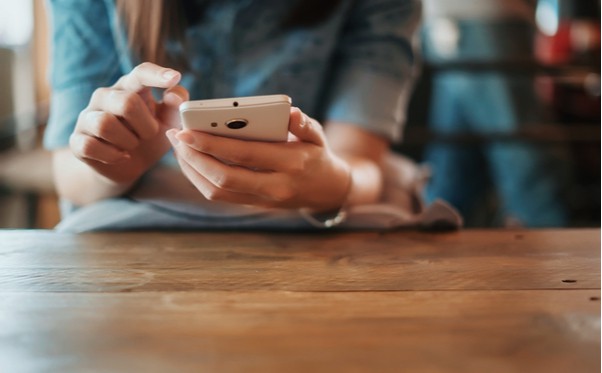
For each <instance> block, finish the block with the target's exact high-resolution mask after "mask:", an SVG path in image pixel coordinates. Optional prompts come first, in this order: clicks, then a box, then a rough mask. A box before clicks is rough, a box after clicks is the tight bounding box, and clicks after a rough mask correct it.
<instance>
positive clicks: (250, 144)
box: [176, 130, 313, 172]
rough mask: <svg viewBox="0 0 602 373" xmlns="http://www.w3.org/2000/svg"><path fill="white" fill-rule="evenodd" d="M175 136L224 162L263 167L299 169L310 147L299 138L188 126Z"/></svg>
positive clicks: (269, 169) (248, 166)
mask: <svg viewBox="0 0 602 373" xmlns="http://www.w3.org/2000/svg"><path fill="white" fill-rule="evenodd" d="M176 138H177V139H178V140H180V141H182V142H183V143H185V144H187V145H188V146H190V147H191V148H193V149H195V150H197V151H199V152H202V153H205V154H208V155H211V156H213V157H215V158H218V159H222V160H224V161H226V162H227V163H231V164H235V165H238V166H242V167H246V168H251V169H257V170H263V171H280V172H300V171H302V170H303V169H304V167H305V162H306V160H307V159H308V156H307V152H308V151H309V150H310V149H307V145H306V144H302V143H299V142H292V143H268V142H261V141H248V140H238V139H233V138H228V137H223V136H216V135H212V134H208V133H204V132H200V131H190V130H183V131H179V132H178V133H177V134H176ZM312 146H313V145H312ZM275 155H277V156H275Z"/></svg>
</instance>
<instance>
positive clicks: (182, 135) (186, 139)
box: [176, 132, 194, 145]
mask: <svg viewBox="0 0 602 373" xmlns="http://www.w3.org/2000/svg"><path fill="white" fill-rule="evenodd" d="M176 137H177V138H178V140H180V141H182V142H183V143H185V144H188V145H192V144H194V138H193V137H192V136H191V135H190V134H189V133H186V132H178V134H177V135H176Z"/></svg>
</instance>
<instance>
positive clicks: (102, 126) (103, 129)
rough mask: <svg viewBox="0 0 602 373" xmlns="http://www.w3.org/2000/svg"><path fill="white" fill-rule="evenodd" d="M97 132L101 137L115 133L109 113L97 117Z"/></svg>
mask: <svg viewBox="0 0 602 373" xmlns="http://www.w3.org/2000/svg"><path fill="white" fill-rule="evenodd" d="M95 121H96V123H95V127H96V134H97V135H98V136H99V137H101V138H103V139H104V138H107V137H110V136H111V135H112V134H113V130H114V128H113V122H112V120H111V117H110V115H109V114H107V113H102V114H99V115H97V116H96V118H95Z"/></svg>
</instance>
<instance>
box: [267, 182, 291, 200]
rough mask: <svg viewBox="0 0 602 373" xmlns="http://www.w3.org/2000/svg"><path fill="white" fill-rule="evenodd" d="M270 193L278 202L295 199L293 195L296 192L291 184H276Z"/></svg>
mask: <svg viewBox="0 0 602 373" xmlns="http://www.w3.org/2000/svg"><path fill="white" fill-rule="evenodd" d="M270 195H271V197H272V199H273V200H274V201H276V202H287V201H290V200H291V199H293V197H294V196H295V192H294V190H293V189H292V188H291V187H289V186H286V185H275V186H274V187H273V188H272V190H271V192H270Z"/></svg>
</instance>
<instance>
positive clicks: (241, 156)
mask: <svg viewBox="0 0 602 373" xmlns="http://www.w3.org/2000/svg"><path fill="white" fill-rule="evenodd" d="M251 160H252V157H251V155H250V154H249V153H247V152H244V151H234V152H233V153H232V154H231V156H230V161H231V162H232V163H234V164H238V165H245V164H248V163H250V161H251Z"/></svg>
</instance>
